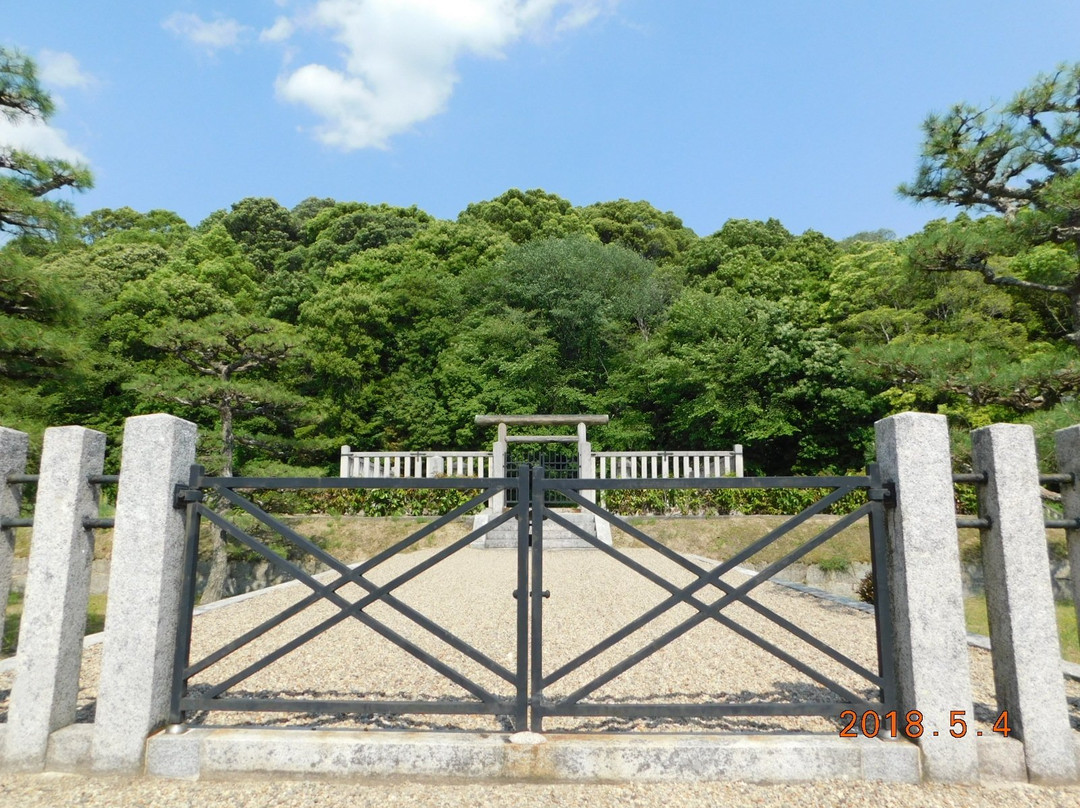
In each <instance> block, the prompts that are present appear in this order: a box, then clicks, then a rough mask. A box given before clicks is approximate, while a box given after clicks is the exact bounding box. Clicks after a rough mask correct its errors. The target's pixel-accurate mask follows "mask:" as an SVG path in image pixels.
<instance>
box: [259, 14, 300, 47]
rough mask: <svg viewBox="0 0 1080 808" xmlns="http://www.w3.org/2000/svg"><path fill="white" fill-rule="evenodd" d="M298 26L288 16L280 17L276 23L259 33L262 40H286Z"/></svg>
mask: <svg viewBox="0 0 1080 808" xmlns="http://www.w3.org/2000/svg"><path fill="white" fill-rule="evenodd" d="M295 29H296V26H295V25H293V21H292V20H290V19H289V18H288V17H278V18H277V19H276V20H274V24H273V25H271V26H270V27H269V28H266V29H264V30H263V31H261V32H260V33H259V41H261V42H284V41H285V40H286V39H288V38H289V37H291V36H292V35H293V31H294V30H295Z"/></svg>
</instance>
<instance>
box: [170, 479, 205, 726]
mask: <svg viewBox="0 0 1080 808" xmlns="http://www.w3.org/2000/svg"><path fill="white" fill-rule="evenodd" d="M203 471H204V469H203V467H202V466H198V465H195V466H192V467H191V475H190V477H189V478H188V496H187V498H186V503H187V505H186V508H187V512H186V513H185V514H184V519H185V524H184V526H185V528H186V529H187V536H186V539H187V541H186V542H185V547H184V585H183V589H181V591H180V615H179V618H178V619H177V621H176V655H175V656H174V657H173V682H172V699H171V700H170V702H169V723H170V724H182V723H184V712H183V711H182V710H181V709H180V699H181V698H183V695H184V688H185V685H186V680H185V679H184V669H185V668H187V666H188V663H189V662H190V655H191V624H192V616H193V614H194V612H195V578H196V575H197V573H198V566H199V527H200V522H201V517H200V515H199V504H198V502H197V501H196V498H197V496H198V488H199V484H200V483H201V482H202V476H203Z"/></svg>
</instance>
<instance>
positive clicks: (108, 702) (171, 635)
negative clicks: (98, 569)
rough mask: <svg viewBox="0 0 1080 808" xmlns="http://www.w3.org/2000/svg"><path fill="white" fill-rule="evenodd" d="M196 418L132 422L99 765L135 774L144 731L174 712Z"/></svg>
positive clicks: (120, 501) (108, 615)
mask: <svg viewBox="0 0 1080 808" xmlns="http://www.w3.org/2000/svg"><path fill="white" fill-rule="evenodd" d="M195 432H196V427H195V424H192V423H190V422H189V421H184V420H182V419H180V418H176V417H174V416H172V415H140V416H138V417H135V418H128V419H127V423H126V424H125V425H124V447H123V455H122V458H121V465H120V490H119V493H118V496H117V500H116V528H115V530H114V532H113V551H112V567H111V574H110V582H109V583H110V586H109V603H108V608H107V610H106V612H105V648H104V651H103V654H102V662H101V682H100V684H99V685H98V702H97V715H96V718H95V721H94V741H93V767H94V769H95V770H97V771H109V772H136V771H138V770H139V769H140V767H141V765H142V760H143V751H144V748H145V745H146V737H147V735H148V734H149V733H150V732H152V731H153V730H154V729H156V728H157V727H159V726H161V725H162V724H163V723H164V722H165V721H166V720H167V719H168V715H169V694H170V688H171V684H172V667H173V654H174V652H175V648H176V626H177V620H178V618H179V614H180V589H181V585H182V581H183V575H184V570H183V566H184V564H183V561H184V512H183V511H182V510H180V509H178V508H176V507H175V506H174V493H175V486H176V484H177V483H185V484H186V483H187V481H188V475H189V473H190V469H191V465H192V463H194V462H195Z"/></svg>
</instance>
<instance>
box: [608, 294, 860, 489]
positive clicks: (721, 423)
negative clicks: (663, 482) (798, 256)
mask: <svg viewBox="0 0 1080 808" xmlns="http://www.w3.org/2000/svg"><path fill="white" fill-rule="evenodd" d="M618 385H623V386H625V387H626V388H627V390H628V391H629V393H628V397H627V400H628V402H629V403H631V404H632V406H633V408H634V409H635V410H637V411H638V412H641V413H647V414H648V416H649V418H650V419H651V421H652V424H653V427H652V433H653V440H654V442H655V444H656V445H659V446H664V447H669V448H679V449H684V448H685V449H704V448H715V447H720V446H728V445H731V444H734V443H743V444H745V445H746V446H747V451H748V461H749V462H750V464H751V466H752V467H756V468H757V469H759V470H764V471H767V472H782V471H789V470H792V469H794V470H796V471H811V470H820V469H834V470H844V469H847V468H852V467H858V466H861V465H862V463H863V452H864V450H865V447H866V445H867V441H868V440H869V433H868V427H869V424H870V422H871V420H872V416H873V407H872V402H871V400H870V397H869V396H868V395H867V394H866V393H865V392H864V391H863V390H861V389H860V388H859V387H858V386H857V385H855V384H854V383H853V378H852V375H851V373H850V371H849V370H848V368H847V367H846V365H845V362H844V361H843V350H842V348H841V346H840V345H839V344H838V343H837V342H836V340H835V339H833V338H832V337H831V335H830V334H829V333H828V330H827V329H825V328H823V327H813V328H807V327H805V326H804V325H803V324H802V323H800V322H797V321H792V320H790V319H789V317H788V313H787V311H786V310H785V308H784V307H783V306H781V305H779V304H776V303H772V302H768V301H763V300H757V299H753V298H750V297H748V296H745V295H741V294H739V293H737V292H734V291H732V290H730V289H726V290H722V291H721V292H718V293H716V294H710V293H708V292H704V291H701V290H698V289H689V290H686V291H685V292H684V293H683V294H682V295H681V296H680V297H679V298H678V299H676V300H675V301H674V303H672V305H671V308H670V309H669V311H668V315H667V319H666V320H665V322H664V324H663V326H662V327H661V328H660V329H658V331H657V333H656V335H655V337H654V338H653V339H651V340H649V342H647V343H640V344H639V345H638V346H637V349H636V352H635V361H634V362H632V363H627V364H626V366H625V367H624V369H623V370H622V371H621V372H620V374H619V376H618V378H617V380H616V382H615V384H614V385H613V386H618ZM864 425H865V426H864Z"/></svg>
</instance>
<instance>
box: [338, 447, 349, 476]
mask: <svg viewBox="0 0 1080 808" xmlns="http://www.w3.org/2000/svg"><path fill="white" fill-rule="evenodd" d="M351 451H352V447H351V446H348V445H345V446H342V447H341V469H340V471H339V473H338V476H339V477H352V476H353V475H352V469H351V468H350V467H349V466H350V462H351V460H352V457H351V456H350V454H349V453H350V452H351Z"/></svg>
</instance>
